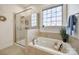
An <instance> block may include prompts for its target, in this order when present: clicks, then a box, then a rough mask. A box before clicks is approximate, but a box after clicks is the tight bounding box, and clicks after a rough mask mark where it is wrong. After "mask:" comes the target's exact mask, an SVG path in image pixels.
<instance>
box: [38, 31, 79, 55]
mask: <svg viewBox="0 0 79 59" xmlns="http://www.w3.org/2000/svg"><path fill="white" fill-rule="evenodd" d="M38 35H39V36H40V37H47V38H53V39H60V40H61V39H62V38H61V35H60V34H59V33H51V32H39V34H38ZM69 43H70V44H71V45H72V47H73V48H74V49H75V50H76V51H77V52H78V54H79V46H78V45H79V39H77V38H74V37H70V38H69Z"/></svg>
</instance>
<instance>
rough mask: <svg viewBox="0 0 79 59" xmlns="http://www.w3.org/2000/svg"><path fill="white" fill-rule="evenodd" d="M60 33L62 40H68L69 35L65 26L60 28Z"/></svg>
mask: <svg viewBox="0 0 79 59" xmlns="http://www.w3.org/2000/svg"><path fill="white" fill-rule="evenodd" d="M60 34H61V37H62V40H63V42H68V40H69V35H68V34H67V33H66V29H65V28H61V30H60Z"/></svg>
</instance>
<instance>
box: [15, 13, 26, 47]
mask: <svg viewBox="0 0 79 59" xmlns="http://www.w3.org/2000/svg"><path fill="white" fill-rule="evenodd" d="M25 20H26V17H25V16H23V15H22V14H21V13H20V14H16V43H18V44H19V45H22V46H25V44H26V43H25V42H26V41H25V40H26V30H25Z"/></svg>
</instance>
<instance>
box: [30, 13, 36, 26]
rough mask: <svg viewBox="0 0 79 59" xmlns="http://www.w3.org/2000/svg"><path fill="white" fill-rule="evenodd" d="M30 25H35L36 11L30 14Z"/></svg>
mask: <svg viewBox="0 0 79 59" xmlns="http://www.w3.org/2000/svg"><path fill="white" fill-rule="evenodd" d="M31 26H32V27H34V26H37V14H36V13H33V14H32V16H31Z"/></svg>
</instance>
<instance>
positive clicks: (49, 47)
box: [29, 37, 77, 55]
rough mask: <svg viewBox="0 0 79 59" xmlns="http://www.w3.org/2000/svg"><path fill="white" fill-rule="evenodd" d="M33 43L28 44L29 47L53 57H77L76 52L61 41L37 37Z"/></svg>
mask: <svg viewBox="0 0 79 59" xmlns="http://www.w3.org/2000/svg"><path fill="white" fill-rule="evenodd" d="M34 43H35V44H33V42H30V43H29V46H31V47H34V48H36V49H39V50H42V51H44V52H47V53H49V54H53V55H77V52H76V51H75V50H74V49H73V48H72V47H71V45H70V44H68V43H64V42H63V41H61V40H57V39H51V38H45V37H38V38H36V39H35V41H34ZM61 44H62V48H61V51H59V48H60V45H61Z"/></svg>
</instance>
